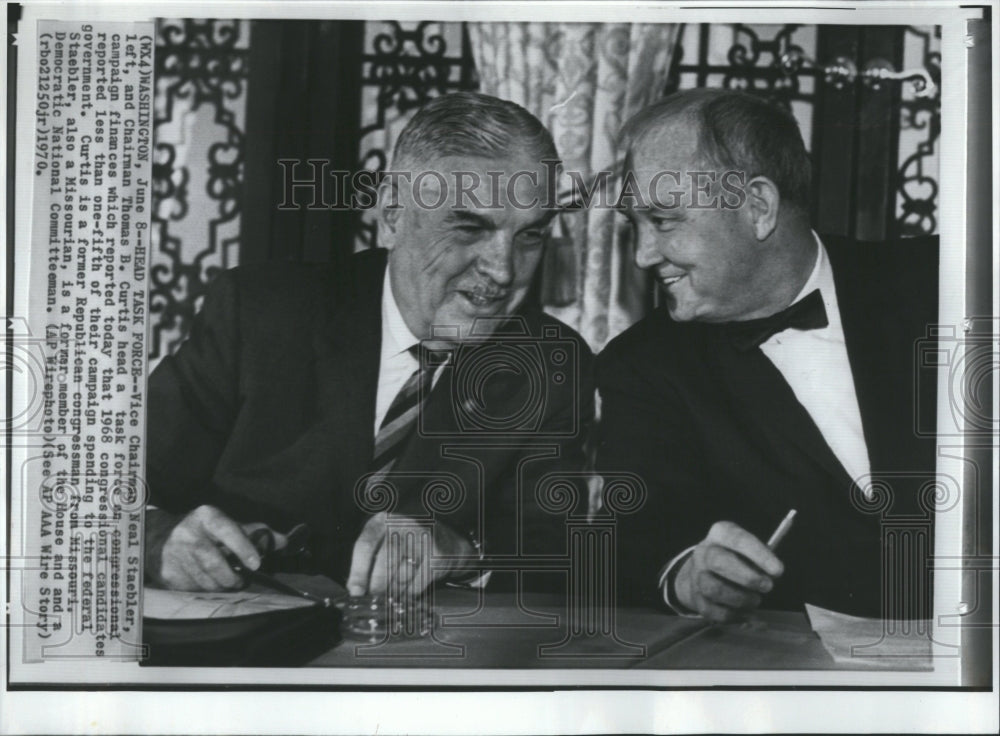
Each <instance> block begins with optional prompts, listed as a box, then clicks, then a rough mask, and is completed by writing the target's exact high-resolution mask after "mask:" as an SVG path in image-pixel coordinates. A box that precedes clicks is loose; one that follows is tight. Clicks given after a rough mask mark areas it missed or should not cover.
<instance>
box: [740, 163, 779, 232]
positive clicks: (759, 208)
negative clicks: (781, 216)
mask: <svg viewBox="0 0 1000 736" xmlns="http://www.w3.org/2000/svg"><path fill="white" fill-rule="evenodd" d="M746 193H747V206H748V207H749V208H750V219H751V220H752V221H753V229H754V234H755V235H756V236H757V240H767V238H768V237H770V235H771V233H773V232H774V229H775V228H776V227H777V226H778V210H779V209H780V208H781V194H779V193H778V185H777V184H775V183H774V182H773V181H771V180H770V179H768V178H767V177H766V176H755V177H754V178H753V179H751V180H750V181H749V182H748V183H747V187H746Z"/></svg>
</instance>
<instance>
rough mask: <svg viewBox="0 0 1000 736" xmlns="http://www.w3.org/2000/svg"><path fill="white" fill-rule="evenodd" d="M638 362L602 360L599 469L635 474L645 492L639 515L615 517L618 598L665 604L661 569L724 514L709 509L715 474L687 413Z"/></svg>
mask: <svg viewBox="0 0 1000 736" xmlns="http://www.w3.org/2000/svg"><path fill="white" fill-rule="evenodd" d="M635 363H637V361H634V360H632V359H630V358H628V357H627V356H622V355H621V353H620V351H617V350H615V349H614V345H612V347H611V348H609V349H606V350H605V352H603V353H602V354H601V355H600V356H599V358H598V363H597V383H598V389H599V391H600V395H601V421H600V430H599V433H598V434H599V444H598V453H597V469H598V472H600V473H601V474H602V475H604V476H605V478H610V477H612V476H614V475H615V474H617V473H621V472H628V473H633V474H635V475H637V476H638V477H639V478H640V479H641V482H642V483H643V484H644V486H645V491H646V500H645V503H644V504H643V505H642V506H641V507H640V508H639V509H637V510H636V511H635V512H633V513H630V514H621V515H620V516H619V517H618V523H617V525H616V529H617V534H616V537H617V538H616V557H617V561H616V568H617V570H618V580H617V589H618V590H617V592H618V597H619V598H620V599H622V600H623V601H626V602H629V603H638V604H644V605H663V598H662V595H661V593H660V591H659V588H658V587H657V582H658V580H659V576H660V572H661V570H662V569H663V567H664V565H665V564H666V563H667V562H669V561H670V560H671V559H672V558H673V557H674V556H676V555H677V554H678V553H680V552H681V551H683V550H684V549H685V548H687V547H690V546H691V545H694V544H697V543H698V542H699V541H701V540H702V539H703V538H704V536H705V534H706V533H707V532H708V529H709V527H710V526H711V525H712V523H714V522H715V521H718V520H720V518H721V516H720V514H721V513H724V512H722V511H721V509H720V511H719V513H715V510H714V509H713V508H712V507H713V504H712V502H711V495H710V489H709V484H708V483H706V473H708V472H710V469H708V468H706V467H705V462H704V459H703V456H702V452H701V450H700V448H699V447H698V445H697V443H696V442H694V441H693V440H692V434H691V432H690V429H691V427H692V426H693V423H692V422H691V421H690V419H689V414H690V409H689V408H688V407H686V406H685V404H684V402H683V401H682V399H681V397H680V395H678V394H677V392H676V391H675V390H674V388H673V387H672V386H670V385H669V382H668V381H667V379H666V377H664V378H663V380H662V381H657V382H656V383H655V384H654V383H653V382H651V381H650V380H647V379H646V378H645V377H644V376H643V375H642V373H641V372H640V371H638V370H636V369H635V368H634V367H633V364H635ZM646 364H647V365H649V363H648V362H647V363H646ZM716 517H719V518H716Z"/></svg>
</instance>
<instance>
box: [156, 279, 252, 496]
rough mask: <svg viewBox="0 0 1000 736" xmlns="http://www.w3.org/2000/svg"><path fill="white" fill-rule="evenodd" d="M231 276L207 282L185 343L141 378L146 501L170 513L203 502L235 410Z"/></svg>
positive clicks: (235, 312) (235, 311)
mask: <svg viewBox="0 0 1000 736" xmlns="http://www.w3.org/2000/svg"><path fill="white" fill-rule="evenodd" d="M239 344H240V335H239V297H238V293H237V285H236V277H235V276H234V275H233V274H231V273H228V272H226V273H222V274H220V275H219V276H218V277H217V278H216V280H215V281H214V282H213V284H212V286H211V288H210V289H209V292H208V294H207V295H206V297H205V302H204V306H203V308H202V310H201V311H200V312H199V314H198V315H197V316H196V317H195V318H194V321H193V324H192V327H191V331H190V334H189V336H188V339H187V341H186V342H185V343H184V344H183V345H182V346H181V347H180V349H179V350H178V351H177V352H176V354H174V355H172V356H168V357H166V358H164V359H163V360H162V362H161V363H160V364H159V365H158V366H157V368H156V370H154V371H153V373H152V375H151V376H150V378H149V393H148V414H147V433H146V436H147V477H148V480H149V486H150V501H151V503H153V504H154V505H156V506H158V507H160V508H162V509H166V510H168V511H173V512H178V513H179V512H184V511H188V510H190V509H192V508H194V507H195V506H198V505H200V504H203V503H210V502H211V490H210V484H211V479H212V475H213V473H214V470H215V467H216V465H217V463H218V460H219V457H220V456H221V454H222V452H223V449H224V448H225V444H226V441H227V439H228V437H229V434H230V432H231V430H232V426H233V422H234V419H235V416H236V413H237V411H238V407H239V370H238V353H239Z"/></svg>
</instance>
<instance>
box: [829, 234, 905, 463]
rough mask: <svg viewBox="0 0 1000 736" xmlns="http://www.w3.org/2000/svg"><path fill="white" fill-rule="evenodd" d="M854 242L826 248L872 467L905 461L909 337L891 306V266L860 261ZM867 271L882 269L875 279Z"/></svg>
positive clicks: (861, 254) (873, 272) (872, 272)
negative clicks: (902, 443)
mask: <svg viewBox="0 0 1000 736" xmlns="http://www.w3.org/2000/svg"><path fill="white" fill-rule="evenodd" d="M858 247H859V245H858V244H856V243H848V244H843V245H842V246H841V247H833V248H828V251H827V252H828V253H830V254H831V265H832V266H833V278H834V285H835V288H836V291H837V303H838V307H839V310H840V320H841V323H842V326H843V330H844V342H845V344H846V346H847V357H848V360H849V361H850V364H851V375H852V377H853V379H854V391H855V393H856V395H857V397H858V409H859V411H860V413H861V425H862V428H863V430H864V437H865V444H866V445H867V447H868V457H869V460H870V462H871V469H872V471H873V472H878V471H880V470H887V469H891V466H892V465H894V464H895V463H897V462H900V461H902V462H905V460H903V457H904V456H902V455H901V454H900V450H901V447H900V442H902V441H903V439H904V438H905V437H906V436H907V435H911V436H912V434H913V430H912V426H910V418H911V416H912V404H913V399H912V396H911V395H910V386H911V384H910V382H909V380H908V379H910V378H911V375H910V374H911V373H912V368H911V365H912V358H911V356H912V350H913V348H912V345H913V342H912V340H913V338H912V337H911V336H910V335H909V334H908V331H907V329H906V327H905V325H903V324H901V323H900V322H899V321H897V320H895V316H896V314H895V310H893V309H891V301H892V298H893V296H894V295H893V293H892V291H893V287H892V281H891V279H892V276H893V274H892V271H891V269H885V268H879V267H878V265H879V264H872V263H862V262H860V261H861V260H862V259H863V258H865V257H866V256H867V257H869V258H870V257H872V254H870V253H868V254H866V253H861V252H857V251H856V249H857V248H858ZM869 274H881V277H880V279H879V281H878V282H877V283H876V282H875V281H874V280H873V278H866V276H867V275H869Z"/></svg>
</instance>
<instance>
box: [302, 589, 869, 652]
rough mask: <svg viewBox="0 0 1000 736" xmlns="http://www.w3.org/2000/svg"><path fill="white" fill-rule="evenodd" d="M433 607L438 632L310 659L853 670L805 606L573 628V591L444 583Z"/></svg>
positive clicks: (624, 616) (654, 615)
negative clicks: (718, 621) (708, 619)
mask: <svg viewBox="0 0 1000 736" xmlns="http://www.w3.org/2000/svg"><path fill="white" fill-rule="evenodd" d="M434 611H435V614H436V616H437V619H436V620H437V622H438V623H437V625H436V626H435V629H434V632H433V634H432V635H431V636H427V637H424V638H402V637H401V638H397V639H391V638H390V639H389V640H387V641H384V642H382V643H378V644H369V643H364V642H358V641H351V640H345V641H342V642H340V643H339V644H338V645H337V646H335V647H334V648H332V649H331V650H329V651H327V652H326V653H324V654H323V655H321V656H320V657H317V658H316V659H315V660H313V661H312V662H311V663H310V666H326V667H395V668H408V667H420V668H426V667H434V668H517V669H537V668H560V669H566V668H608V669H632V668H656V669H727V670H732V669H753V670H762V669H782V670H785V669H820V670H830V669H850V667H845V666H843V665H837V664H835V663H834V661H833V658H832V657H831V656H830V655H829V654H828V653H827V651H826V650H825V649H824V648H823V645H822V643H821V641H820V640H819V637H817V636H816V634H814V633H813V632H812V630H811V629H810V627H809V622H808V619H807V618H806V615H805V613H799V612H789V611H761V612H758V613H757V614H756V616H755V617H754V619H753V620H751V621H748V622H744V623H736V624H725V625H711V626H710V625H706V624H705V622H703V621H701V620H699V619H687V618H681V617H677V616H671V615H668V614H666V613H663V612H660V611H655V610H652V609H617V610H615V611H613V612H608V611H601V612H598V616H597V617H594V616H593V614H592V616H591V620H590V621H589V622H588V621H587V620H586V619H585V618H584V619H583V620H582V621H580V620H578V621H577V624H578V625H577V627H576V628H577V633H576V634H575V635H573V633H572V631H571V630H572V629H573V621H572V619H573V618H574V617H571V616H570V615H569V614H568V613H567V605H566V600H565V598H564V597H563V598H561V599H560V597H559V596H554V595H548V594H534V595H532V594H525V595H524V596H523V598H522V599H520V600H518V598H517V597H516V596H515V595H514V594H513V593H493V592H489V591H476V590H464V589H441V590H438V591H436V592H435V599H434ZM576 618H577V619H579V617H576ZM595 618H600V619H603V620H602V621H598V620H595ZM602 629H603V630H602ZM588 630H589V631H595V632H597V633H594V634H590V635H587V634H586V633H585V632H587V631H588Z"/></svg>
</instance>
